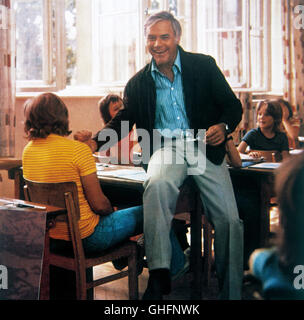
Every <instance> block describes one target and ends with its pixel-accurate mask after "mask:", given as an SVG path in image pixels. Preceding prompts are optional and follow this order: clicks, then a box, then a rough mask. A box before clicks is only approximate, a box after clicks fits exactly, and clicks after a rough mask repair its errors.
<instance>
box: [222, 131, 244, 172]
mask: <svg viewBox="0 0 304 320" xmlns="http://www.w3.org/2000/svg"><path fill="white" fill-rule="evenodd" d="M225 147H226V152H227V162H228V164H229V165H231V166H232V167H236V168H239V167H241V166H242V159H241V157H240V154H239V152H238V150H237V148H236V147H235V145H234V142H233V139H232V136H230V137H228V139H227V141H226V144H225Z"/></svg>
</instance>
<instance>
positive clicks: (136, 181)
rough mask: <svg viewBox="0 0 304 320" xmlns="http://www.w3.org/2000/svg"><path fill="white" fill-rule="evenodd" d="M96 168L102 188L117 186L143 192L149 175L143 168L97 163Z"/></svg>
mask: <svg viewBox="0 0 304 320" xmlns="http://www.w3.org/2000/svg"><path fill="white" fill-rule="evenodd" d="M96 168H97V176H98V179H99V181H100V183H101V185H102V186H105V185H112V186H114V185H117V186H121V187H124V186H125V187H128V188H133V189H136V190H138V191H141V192H142V191H143V182H144V181H145V180H146V179H147V173H146V172H145V170H144V169H143V168H141V167H134V166H121V165H111V164H102V163H96Z"/></svg>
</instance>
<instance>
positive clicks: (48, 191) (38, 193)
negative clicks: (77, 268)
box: [24, 179, 85, 263]
mask: <svg viewBox="0 0 304 320" xmlns="http://www.w3.org/2000/svg"><path fill="white" fill-rule="evenodd" d="M24 182H25V186H24V195H25V199H26V200H27V201H31V202H37V203H42V204H48V205H52V206H56V207H61V208H66V209H67V217H68V219H67V220H68V221H67V223H68V229H69V233H70V240H71V241H72V244H73V251H74V257H75V259H77V261H78V263H84V257H85V256H84V250H83V246H82V242H81V237H80V232H79V227H78V220H79V218H80V210H79V202H78V190H77V185H76V183H75V182H58V183H46V182H35V181H31V180H27V179H24ZM61 217H64V219H60V218H61ZM65 217H66V215H64V216H62V215H61V216H58V217H57V218H56V221H62V220H66V219H65Z"/></svg>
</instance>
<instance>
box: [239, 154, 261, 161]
mask: <svg viewBox="0 0 304 320" xmlns="http://www.w3.org/2000/svg"><path fill="white" fill-rule="evenodd" d="M240 157H241V159H242V161H254V162H260V161H263V159H264V158H263V157H258V158H254V157H251V156H250V155H249V154H245V153H240Z"/></svg>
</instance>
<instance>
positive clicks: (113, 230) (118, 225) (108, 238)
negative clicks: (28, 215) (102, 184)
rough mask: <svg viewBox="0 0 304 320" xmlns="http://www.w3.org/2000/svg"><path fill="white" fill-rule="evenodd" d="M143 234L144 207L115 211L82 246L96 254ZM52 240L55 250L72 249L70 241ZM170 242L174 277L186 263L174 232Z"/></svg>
mask: <svg viewBox="0 0 304 320" xmlns="http://www.w3.org/2000/svg"><path fill="white" fill-rule="evenodd" d="M142 232H143V207H142V206H137V207H131V208H127V209H122V210H118V211H114V212H113V213H111V214H109V215H107V216H101V217H100V219H99V223H98V224H97V226H96V227H95V229H94V232H93V233H92V234H91V235H90V236H88V237H87V238H84V239H82V244H83V248H84V250H85V252H87V253H94V252H98V251H102V250H106V249H108V248H110V247H113V246H115V245H116V244H118V243H120V242H122V241H124V240H126V239H128V238H129V237H131V236H134V235H136V234H140V233H142ZM51 240H52V242H51V244H52V247H53V248H54V249H56V248H69V249H70V250H71V249H72V248H71V243H70V242H69V241H64V240H55V239H51ZM170 240H171V245H172V251H173V254H172V261H171V273H172V275H174V274H175V273H177V272H178V271H179V270H180V269H181V268H182V267H183V265H184V262H185V261H184V254H183V251H182V250H181V247H180V245H179V243H178V240H177V238H176V236H175V234H174V232H173V230H171V233H170Z"/></svg>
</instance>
